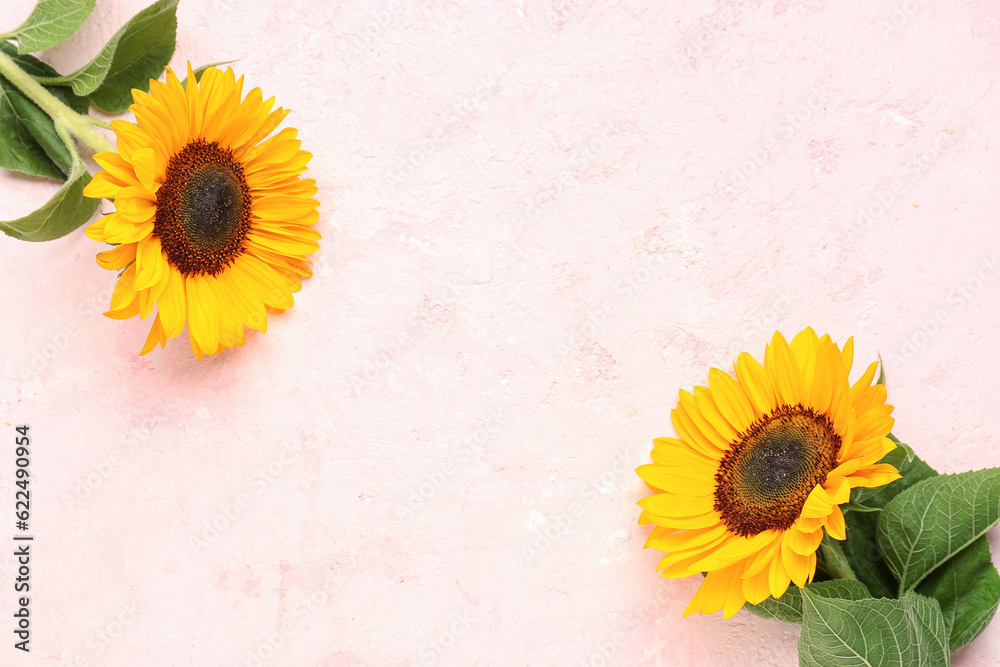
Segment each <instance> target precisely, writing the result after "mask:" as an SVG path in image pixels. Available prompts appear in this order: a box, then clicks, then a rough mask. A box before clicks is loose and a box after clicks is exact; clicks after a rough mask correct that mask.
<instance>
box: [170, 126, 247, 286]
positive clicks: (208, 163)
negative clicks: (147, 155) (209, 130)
mask: <svg viewBox="0 0 1000 667" xmlns="http://www.w3.org/2000/svg"><path fill="white" fill-rule="evenodd" d="M250 203H251V199H250V188H249V187H248V186H247V182H246V178H245V177H244V176H243V165H241V164H240V163H239V162H237V161H236V160H235V159H234V158H233V153H232V151H230V150H229V149H226V148H221V147H220V146H219V145H218V144H217V143H215V142H212V143H208V142H206V141H204V140H202V139H197V140H195V141H192V142H191V143H189V144H188V145H187V146H185V147H184V150H182V151H181V152H179V153H177V154H176V155H174V156H173V157H172V158H170V162H169V164H168V165H167V175H166V179H165V180H164V183H163V185H161V186H160V189H159V190H158V191H157V193H156V219H155V220H154V222H153V234H155V235H156V236H158V237H159V238H160V244H161V245H162V247H163V250H164V252H166V253H167V258H168V259H169V260H170V263H171V264H173V265H174V266H176V267H177V270H178V271H180V272H181V273H182V274H184V275H197V274H211V275H216V274H218V273H221V272H222V271H223V270H225V268H226V267H227V266H229V265H230V264H231V263H232V261H233V260H234V259H235V258H236V257H238V256H239V255H240V254H242V253H243V251H244V249H245V242H246V236H247V232H249V231H250Z"/></svg>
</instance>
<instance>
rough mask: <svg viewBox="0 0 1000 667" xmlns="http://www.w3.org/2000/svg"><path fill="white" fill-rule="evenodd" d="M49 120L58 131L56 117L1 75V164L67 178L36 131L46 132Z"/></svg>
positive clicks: (17, 169) (48, 176)
mask: <svg viewBox="0 0 1000 667" xmlns="http://www.w3.org/2000/svg"><path fill="white" fill-rule="evenodd" d="M46 124H47V125H48V127H49V128H51V129H52V132H53V133H55V127H54V126H53V125H52V119H50V118H49V117H48V116H47V115H46V114H45V112H44V111H42V110H41V109H39V108H38V107H37V106H35V104H34V102H32V101H31V100H29V99H28V98H27V97H25V96H24V95H22V94H21V91H19V90H18V89H17V88H15V87H14V86H13V85H12V84H11V83H10V82H9V81H7V79H4V78H3V77H0V167H3V168H5V169H11V170H13V171H19V172H21V173H23V174H30V175H32V176H44V177H45V178H52V179H55V180H58V181H61V180H63V179H65V178H66V176H65V174H64V172H63V171H61V170H60V168H59V166H57V165H56V163H55V162H53V161H52V159H51V158H50V157H49V154H48V153H47V152H46V150H45V148H44V147H43V145H42V143H40V142H39V140H38V138H37V137H36V136H35V133H36V132H42V133H44V130H43V129H42V128H43V127H44V126H45V125H46ZM32 130H35V131H34V132H33V131H32ZM60 143H62V142H60ZM63 150H64V151H65V150H66V149H65V146H64V147H63Z"/></svg>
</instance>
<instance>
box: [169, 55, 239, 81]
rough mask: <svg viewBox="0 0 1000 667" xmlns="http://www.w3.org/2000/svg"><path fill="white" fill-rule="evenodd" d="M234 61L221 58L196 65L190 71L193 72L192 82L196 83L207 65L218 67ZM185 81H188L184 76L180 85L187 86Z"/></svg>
mask: <svg viewBox="0 0 1000 667" xmlns="http://www.w3.org/2000/svg"><path fill="white" fill-rule="evenodd" d="M234 62H236V61H235V60H223V61H221V62H217V63H209V64H207V65H202V66H201V67H196V68H195V69H193V70H192V72H191V73H192V74H194V82H195V83H198V82H199V81H201V75H202V74H204V73H205V70H207V69H208V68H209V67H219V66H220V65H228V64H230V63H234ZM187 81H188V80H187V77H184V80H183V81H181V86H183V87H184V88H187Z"/></svg>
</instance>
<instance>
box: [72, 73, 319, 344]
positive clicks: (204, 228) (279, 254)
mask: <svg viewBox="0 0 1000 667" xmlns="http://www.w3.org/2000/svg"><path fill="white" fill-rule="evenodd" d="M242 90H243V77H240V78H239V79H238V80H237V79H236V77H235V75H234V74H233V70H232V68H227V69H226V71H225V72H222V71H221V70H219V69H216V68H214V67H210V68H208V69H206V70H205V71H204V72H203V73H202V75H201V78H200V80H199V79H198V78H197V77H196V76H195V74H194V72H193V71H192V70H191V65H190V64H189V65H188V77H187V85H186V87H185V86H183V85H182V84H181V82H180V81H178V79H177V77H176V76H175V75H174V73H173V71H171V70H170V68H167V74H166V83H161V82H159V81H150V89H149V91H150V92H149V93H148V94H147V93H144V92H142V91H139V90H133V91H132V99H133V100H134V102H135V104H133V105H132V106H131V107H129V110H130V111H132V113H133V114H135V123H134V124H133V123H128V122H126V121H121V120H117V121H112V123H111V125H112V128H113V129H114V131H115V135H116V136H117V139H118V152H117V153H113V152H106V153H98V154H97V155H95V156H94V160H95V161H96V162H97V163H98V164H99V165H100V166H101V167H103V168H104V171H101V172H99V173H98V174H97V175H96V176H94V178H93V180H92V181H91V182H90V184H89V185H87V187H86V189H85V190H84V194H85V195H87V196H88V197H93V198H102V197H106V198H109V199H114V203H115V209H116V210H115V211H114V212H112V213H109V214H107V215H105V216H104V217H103V218H101V219H100V220H98V221H97V222H95V223H94V224H93V225H91V226H90V227H88V228H87V232H86V233H87V236H89V237H90V238H92V239H94V240H95V241H103V242H105V243H110V244H112V245H114V246H115V247H114V248H112V249H110V250H105V251H104V252H101V253H99V254H98V255H97V263H98V264H100V265H101V266H102V267H104V268H106V269H110V270H113V271H121V273H120V274H119V278H118V284H117V285H116V286H115V290H114V293H113V294H112V296H111V309H110V310H109V311H108V312H106V313H105V315H107V316H108V317H111V318H114V319H127V318H130V317H134V316H135V315H139V316H140V318H141V319H145V318H147V317H148V316H149V315H150V314H151V313H152V311H153V306H154V305H155V306H156V310H157V312H156V317H155V318H154V319H153V326H152V328H151V330H150V332H149V336H148V338H147V339H146V344H145V345H144V346H143V348H142V354H146V353H147V352H149V351H150V350H151V349H153V347H154V346H155V345H156V344H157V343H159V345H160V347H164V346H165V345H166V342H167V339H169V338H173V337H174V336H177V335H178V334H180V333H181V331H182V330H183V329H184V324H185V323H187V326H188V335H189V338H190V340H191V349H192V350H193V351H194V353H195V356H197V357H198V360H199V361H200V360H201V358H202V356H203V355H205V354H217V353H219V352H222V351H223V350H224V349H226V348H228V347H235V346H242V345H243V344H244V342H245V330H244V325H245V326H247V327H250V328H251V329H257V330H258V331H262V332H263V331H266V330H267V313H268V312H271V313H275V312H281V311H282V310H284V309H286V308H290V307H291V306H292V293H293V292H297V291H298V290H299V289H300V288H301V287H302V279H303V278H308V277H309V276H310V275H312V271H311V269H310V262H309V261H308V260H306V259H304V256H306V255H309V254H311V253H313V252H315V251H316V250H318V249H319V246H318V245H317V243H316V241H317V240H318V239H319V238H320V235H319V232H317V231H316V230H315V229H313V227H312V225H313V224H315V223H316V221H317V220H318V219H319V214H318V212H317V211H316V208H317V207H318V206H319V202H317V201H316V200H315V199H313V195H315V194H316V182H315V181H314V180H312V179H304V178H300V175H301V173H302V172H303V170H304V169H305V166H306V163H307V162H309V159H310V158H311V157H312V156H311V155H310V154H309V153H307V152H305V151H302V150H299V146H300V144H301V142H300V141H299V140H297V139H296V138H295V137H296V133H297V131H296V130H295V129H293V128H285V129H283V130H281V131H280V132H278V133H277V134H275V135H274V136H273V137H270V138H266V137H267V136H268V135H269V134H271V132H272V131H273V130H274V129H275V128H276V127H277V126H278V124H279V123H281V121H282V120H283V119H284V118H285V116H286V115H287V114H288V111H287V110H285V109H282V108H280V107H279V108H278V109H276V110H274V111H272V110H271V107H272V106H273V105H274V98H273V97H272V98H271V99H269V100H266V101H265V100H264V99H263V95H262V94H261V92H260V89H259V88H254V89H253V90H251V91H250V92H249V93H247V95H246V97H243V96H242Z"/></svg>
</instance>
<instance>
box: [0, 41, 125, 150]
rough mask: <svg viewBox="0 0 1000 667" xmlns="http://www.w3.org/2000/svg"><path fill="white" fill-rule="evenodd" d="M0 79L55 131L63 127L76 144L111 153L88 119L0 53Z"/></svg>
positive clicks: (109, 143) (107, 142)
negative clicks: (31, 104)
mask: <svg viewBox="0 0 1000 667" xmlns="http://www.w3.org/2000/svg"><path fill="white" fill-rule="evenodd" d="M0 76H3V77H4V78H5V79H7V80H8V81H10V82H11V84H13V85H14V86H15V87H16V88H17V89H18V90H20V91H21V92H22V93H24V94H25V95H26V96H27V97H28V99H30V100H31V101H32V102H34V103H35V104H37V105H38V106H39V108H41V110H42V111H44V112H45V113H47V114H48V115H49V117H50V118H51V119H52V122H53V123H55V125H56V128H59V127H64V128H65V129H66V130H67V131H68V132H69V133H70V134H71V135H73V137H75V138H76V139H77V140H78V141H79V142H80V143H82V144H83V145H84V146H86V147H87V148H89V149H90V150H91V151H92V152H94V153H100V152H102V151H113V150H114V146H112V145H111V142H109V141H108V140H107V139H105V138H104V137H103V136H102V135H101V133H100V132H98V131H97V130H95V129H94V127H93V126H94V125H95V124H97V123H94V122H93V119H91V117H90V116H86V115H82V114H78V113H77V112H75V111H73V110H72V109H70V108H69V107H68V106H66V105H65V104H63V103H62V102H61V101H59V98H57V97H56V96H55V95H53V94H52V93H50V92H49V91H47V90H45V88H43V87H42V85H41V84H40V83H38V82H37V81H35V80H34V79H32V78H31V77H30V76H29V75H28V74H26V73H25V71H24V70H22V69H21V68H20V67H18V66H17V63H15V62H14V60H13V59H12V58H11V57H10V56H8V55H7V54H6V53H4V52H3V51H0Z"/></svg>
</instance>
